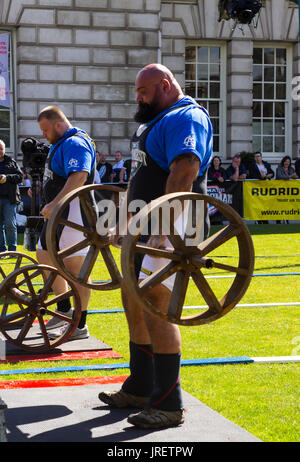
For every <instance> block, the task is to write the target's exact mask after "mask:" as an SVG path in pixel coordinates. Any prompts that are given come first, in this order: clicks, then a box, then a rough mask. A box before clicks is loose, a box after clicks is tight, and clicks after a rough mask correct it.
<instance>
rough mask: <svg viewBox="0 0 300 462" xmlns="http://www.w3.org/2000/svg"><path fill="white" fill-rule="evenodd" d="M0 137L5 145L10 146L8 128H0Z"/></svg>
mask: <svg viewBox="0 0 300 462" xmlns="http://www.w3.org/2000/svg"><path fill="white" fill-rule="evenodd" d="M0 139H1V140H3V141H4V143H5V146H6V147H7V148H8V147H9V146H10V136H9V131H8V130H1V129H0Z"/></svg>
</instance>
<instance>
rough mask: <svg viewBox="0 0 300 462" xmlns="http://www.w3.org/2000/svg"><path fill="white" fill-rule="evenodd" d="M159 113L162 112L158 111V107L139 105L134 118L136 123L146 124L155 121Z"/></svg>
mask: <svg viewBox="0 0 300 462" xmlns="http://www.w3.org/2000/svg"><path fill="white" fill-rule="evenodd" d="M159 113H160V111H159V110H157V107H156V105H154V104H147V103H139V108H138V111H137V112H136V114H135V116H134V120H135V121H136V122H139V123H142V124H145V123H147V122H150V121H151V120H153V119H154V117H156V116H157V115H158V114H159Z"/></svg>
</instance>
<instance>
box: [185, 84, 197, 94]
mask: <svg viewBox="0 0 300 462" xmlns="http://www.w3.org/2000/svg"><path fill="white" fill-rule="evenodd" d="M185 93H186V94H187V95H189V96H191V97H192V98H196V84H195V83H194V82H185Z"/></svg>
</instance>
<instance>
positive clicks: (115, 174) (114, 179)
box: [110, 151, 124, 183]
mask: <svg viewBox="0 0 300 462" xmlns="http://www.w3.org/2000/svg"><path fill="white" fill-rule="evenodd" d="M115 159H116V163H115V165H114V166H113V168H112V173H111V175H110V181H111V183H119V181H120V173H121V170H122V168H123V166H124V160H123V159H122V153H121V152H120V151H116V152H115Z"/></svg>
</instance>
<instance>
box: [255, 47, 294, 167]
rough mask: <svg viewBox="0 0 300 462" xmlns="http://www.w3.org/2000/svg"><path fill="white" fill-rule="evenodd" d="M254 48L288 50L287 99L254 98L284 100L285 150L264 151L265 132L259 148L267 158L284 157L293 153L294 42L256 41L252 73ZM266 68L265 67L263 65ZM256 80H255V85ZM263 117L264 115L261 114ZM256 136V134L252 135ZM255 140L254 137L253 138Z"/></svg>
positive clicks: (266, 100) (273, 119)
mask: <svg viewBox="0 0 300 462" xmlns="http://www.w3.org/2000/svg"><path fill="white" fill-rule="evenodd" d="M254 48H261V49H262V50H263V49H265V48H272V49H274V50H276V49H279V48H281V49H285V50H286V97H285V99H282V100H277V99H274V98H273V99H265V98H264V99H262V98H261V99H254V98H253V100H252V103H253V104H254V102H256V101H259V102H262V103H267V102H271V103H274V102H279V101H280V102H284V106H285V117H284V119H285V133H284V151H283V152H276V151H275V150H272V151H271V152H269V151H263V149H262V148H263V141H262V140H263V133H261V135H260V137H261V144H260V148H261V149H259V150H260V151H261V152H262V154H263V157H264V158H266V159H270V160H272V159H274V158H275V157H276V158H282V157H283V156H285V155H291V153H292V146H293V140H292V128H293V127H292V118H293V107H292V78H293V44H291V43H282V42H254V43H253V59H252V75H253V69H254V66H255V63H254ZM263 69H264V67H263ZM254 83H255V81H254V80H253V85H254ZM275 84H276V81H275V80H273V85H275ZM253 104H252V130H253ZM261 119H263V117H262V116H261ZM274 121H276V117H275V115H274V114H273V117H272V123H274ZM252 136H254V134H253V135H252ZM274 137H275V133H274V132H273V133H272V138H273V141H272V143H273V144H274ZM252 142H253V138H252Z"/></svg>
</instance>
